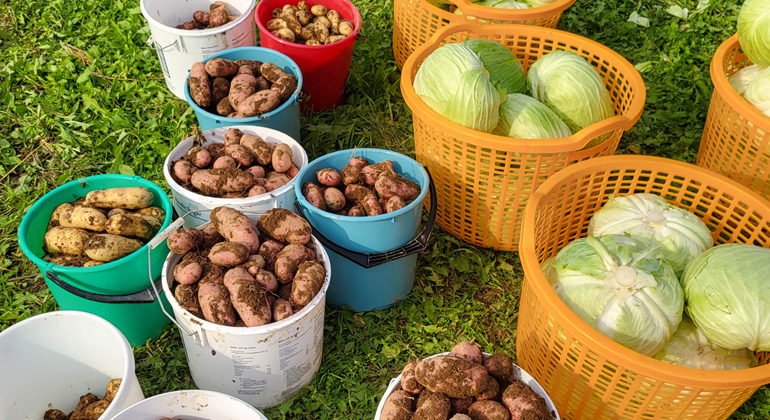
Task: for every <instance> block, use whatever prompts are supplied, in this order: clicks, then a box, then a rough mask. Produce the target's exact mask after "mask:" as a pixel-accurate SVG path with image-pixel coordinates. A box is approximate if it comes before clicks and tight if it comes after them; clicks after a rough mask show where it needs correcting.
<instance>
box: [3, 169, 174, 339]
mask: <svg viewBox="0 0 770 420" xmlns="http://www.w3.org/2000/svg"><path fill="white" fill-rule="evenodd" d="M115 187H144V188H147V189H149V190H150V191H152V193H153V195H154V196H155V201H153V203H152V205H153V206H156V207H160V208H162V209H163V211H164V212H166V217H165V219H164V221H163V225H162V227H161V229H160V230H163V229H165V228H166V227H167V226H168V225H169V224H170V223H171V217H172V213H173V211H174V210H173V208H172V207H171V200H169V198H168V196H167V195H166V193H165V192H164V191H163V190H162V189H161V188H160V187H158V186H157V185H155V184H153V183H152V182H150V181H147V180H145V179H143V178H141V177H138V176H133V177H132V176H127V175H96V176H91V177H87V178H82V179H79V180H76V181H72V182H68V183H66V184H64V185H62V186H60V187H58V188H56V189H54V190H53V191H50V192H49V193H47V194H45V195H44V196H43V197H41V198H40V199H39V200H38V201H37V202H36V203H35V204H34V205H33V206H32V207H31V208H30V209H29V210H28V211H27V212H26V213H25V214H24V217H23V218H22V220H21V224H20V225H19V232H18V236H19V246H20V248H21V250H22V251H23V252H24V254H25V255H26V256H27V258H29V259H30V260H31V261H32V262H33V263H35V265H37V267H38V269H39V270H40V272H41V273H42V275H43V278H44V280H45V282H46V284H47V285H48V288H49V289H50V290H51V294H52V295H53V297H54V299H55V300H56V303H57V304H59V307H60V308H61V309H63V310H77V311H84V312H88V313H91V314H94V315H98V316H100V317H102V318H104V319H106V320H107V321H109V322H110V323H112V324H113V325H114V326H115V327H117V328H118V329H119V330H120V331H121V332H122V333H123V334H124V335H125V336H126V338H127V339H128V341H129V343H131V345H132V346H135V345H139V344H144V343H145V342H146V341H147V339H149V338H154V337H157V336H158V335H159V334H160V333H161V331H162V329H163V326H164V325H166V324H167V323H168V322H169V321H168V318H166V317H165V316H164V314H163V311H162V310H161V308H160V305H159V304H158V294H156V293H155V292H154V291H153V289H152V286H151V285H150V280H149V279H150V266H149V262H150V261H151V262H152V278H153V279H156V283H158V282H159V281H160V277H161V276H160V274H161V270H162V268H163V262H164V260H165V258H166V256H167V255H168V253H169V250H168V246H166V243H165V242H163V243H161V244H159V245H158V246H156V247H153V249H152V250H151V249H150V245H149V244H145V245H144V246H143V247H142V248H140V249H139V250H138V251H136V252H134V253H133V254H130V255H127V256H125V257H123V258H121V259H119V260H117V261H113V262H110V263H107V264H102V265H97V266H95V267H89V268H81V267H62V266H58V265H54V264H52V263H49V262H47V261H45V260H43V256H44V254H45V253H44V251H43V236H44V235H45V231H46V226H47V225H48V220H49V219H50V217H51V213H53V210H54V208H56V206H58V205H59V204H62V203H70V202H72V201H75V200H76V199H78V198H80V197H85V195H86V194H87V193H88V192H89V191H93V190H100V189H106V188H115ZM158 284H159V283H158ZM158 287H160V286H158ZM160 299H161V301H162V302H164V304H165V305H167V306H166V307H167V308H169V309H170V306H168V303H167V302H166V298H165V297H164V296H161V297H160Z"/></svg>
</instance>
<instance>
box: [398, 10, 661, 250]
mask: <svg viewBox="0 0 770 420" xmlns="http://www.w3.org/2000/svg"><path fill="white" fill-rule="evenodd" d="M467 38H485V39H492V40H495V41H498V42H500V43H501V44H503V45H505V46H506V47H507V48H508V49H510V50H511V51H513V53H514V54H515V55H516V56H517V57H518V59H519V60H520V61H521V63H522V65H523V67H524V70H525V71H527V70H528V69H529V67H530V65H531V64H532V63H534V62H535V61H536V60H537V59H538V58H539V57H541V56H542V55H544V54H546V53H549V52H552V51H557V50H568V51H573V52H575V53H577V54H579V55H580V56H582V57H585V58H586V59H587V60H588V62H589V63H591V65H593V66H594V67H595V68H596V70H597V71H598V72H599V74H601V75H602V77H603V79H604V83H605V86H606V87H607V89H608V90H609V92H610V98H611V99H612V102H613V107H614V110H615V114H616V115H615V116H614V117H612V118H608V119H606V120H604V121H600V122H598V123H596V124H593V125H590V126H588V127H586V128H584V129H582V130H580V131H579V132H577V133H575V134H573V135H572V136H569V137H564V138H560V139H549V140H543V141H537V140H525V139H515V138H510V137H503V136H497V135H494V134H488V133H484V132H481V131H476V130H473V129H470V128H467V127H464V126H462V125H460V124H456V123H454V122H452V121H450V120H448V119H446V118H444V117H443V116H441V115H439V114H438V113H437V112H435V111H433V110H432V109H430V108H429V107H428V106H427V105H425V103H424V102H423V101H422V99H420V97H419V96H417V93H416V92H415V90H414V87H413V83H414V76H415V74H417V70H418V69H419V67H420V65H421V64H422V62H423V61H424V60H425V58H426V57H427V56H428V55H430V53H431V52H433V51H434V50H436V48H438V47H439V46H441V45H443V44H445V43H451V42H461V41H462V40H464V39H467ZM401 92H402V94H403V96H404V100H405V101H406V104H407V106H409V108H410V109H411V110H412V120H413V125H414V143H415V152H416V153H415V154H416V157H417V160H418V161H419V162H420V163H422V164H423V165H425V166H426V167H427V168H428V169H429V170H430V172H431V175H432V176H433V182H434V185H435V186H436V193H437V197H438V198H437V200H438V214H437V217H436V221H437V222H438V224H439V226H441V227H442V228H443V229H444V230H446V231H448V232H449V233H451V234H452V235H454V236H456V237H458V238H460V239H462V240H464V241H466V242H468V243H471V244H473V245H476V246H480V247H484V248H493V249H497V250H502V251H516V250H517V248H518V244H519V236H520V232H521V213H522V212H523V210H524V206H525V205H526V203H527V200H528V198H529V196H530V195H531V194H532V193H533V192H534V191H535V189H536V188H537V186H538V185H540V184H541V183H542V182H543V181H545V180H546V179H548V178H549V177H550V176H551V175H553V174H554V173H556V172H557V171H559V170H561V169H563V168H565V167H567V166H569V165H571V164H573V163H576V162H579V161H581V160H585V159H590V158H594V157H597V156H606V155H612V154H614V153H615V150H616V149H617V146H618V143H619V142H620V137H621V136H622V134H623V132H624V131H626V130H628V129H629V128H631V126H633V125H634V123H636V121H637V120H638V119H639V116H640V115H641V113H642V108H643V107H644V100H645V97H646V92H645V88H644V81H643V80H642V77H641V75H640V74H639V72H638V71H636V69H635V68H634V66H633V65H631V63H629V62H628V61H627V60H626V59H625V58H623V57H622V56H620V54H618V53H616V52H615V51H613V50H611V49H610V48H607V47H605V46H604V45H601V44H599V43H597V42H594V41H591V40H589V39H586V38H583V37H581V36H578V35H574V34H571V33H569V32H564V31H559V30H556V29H549V28H541V27H538V26H528V25H487V26H478V25H471V24H451V25H447V26H446V27H444V28H442V29H441V30H440V31H438V32H436V34H435V36H434V37H433V39H431V41H430V42H428V43H426V44H425V45H423V46H422V47H420V48H418V49H417V50H416V51H415V52H414V54H412V55H411V56H410V57H409V59H408V60H407V61H406V63H405V64H404V71H403V72H402V73H401ZM605 135H608V138H606V139H605V140H603V141H602V142H600V143H599V144H597V145H595V146H592V147H589V148H585V146H586V145H588V144H589V143H590V142H591V141H592V140H595V139H598V138H600V137H602V136H605Z"/></svg>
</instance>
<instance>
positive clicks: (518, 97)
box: [493, 93, 572, 139]
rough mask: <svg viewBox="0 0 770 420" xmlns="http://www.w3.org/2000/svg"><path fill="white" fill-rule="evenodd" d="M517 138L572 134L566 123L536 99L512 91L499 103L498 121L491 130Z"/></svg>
mask: <svg viewBox="0 0 770 420" xmlns="http://www.w3.org/2000/svg"><path fill="white" fill-rule="evenodd" d="M493 133H494V134H497V135H500V136H508V137H514V138H517V139H553V138H559V137H569V136H570V135H572V133H570V131H569V127H567V124H564V121H562V120H561V118H559V116H558V115H556V114H555V113H554V112H553V111H551V109H550V108H548V107H547V106H545V105H543V104H542V103H540V102H539V101H538V100H537V99H535V98H533V97H531V96H527V95H523V94H521V93H513V94H510V95H508V97H507V98H506V100H505V102H503V104H502V105H500V121H499V122H498V123H497V127H495V130H494V131H493Z"/></svg>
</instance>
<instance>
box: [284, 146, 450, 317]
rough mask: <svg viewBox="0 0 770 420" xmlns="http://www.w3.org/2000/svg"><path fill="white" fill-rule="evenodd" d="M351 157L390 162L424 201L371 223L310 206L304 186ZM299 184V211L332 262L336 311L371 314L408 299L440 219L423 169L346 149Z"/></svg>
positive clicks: (394, 156)
mask: <svg viewBox="0 0 770 420" xmlns="http://www.w3.org/2000/svg"><path fill="white" fill-rule="evenodd" d="M353 156H359V157H364V158H366V159H368V160H369V162H370V163H377V162H381V161H383V160H390V161H392V162H393V167H394V169H395V170H396V172H397V173H398V174H401V175H402V176H404V177H406V178H407V179H409V180H411V181H414V182H416V183H418V184H420V190H421V191H420V196H419V197H417V199H415V200H414V201H413V202H411V203H409V205H407V206H406V207H404V208H403V209H400V210H397V211H395V212H393V213H387V214H382V215H379V216H367V217H350V216H339V215H336V214H334V213H330V212H327V211H324V210H320V209H318V208H316V207H314V206H313V205H312V204H310V203H309V202H308V201H307V200H306V199H305V197H304V195H303V194H302V184H304V183H305V182H314V183H317V180H316V175H315V174H316V172H317V171H318V170H320V169H323V168H333V169H335V170H337V171H341V170H342V168H343V167H344V166H345V165H346V164H347V163H348V161H349V160H350V158H351V157H353ZM297 178H298V180H299V181H298V182H297V183H296V184H294V188H295V193H296V195H297V205H296V207H297V210H298V212H299V213H301V214H302V215H303V216H304V217H305V218H306V219H307V220H308V222H310V224H311V226H312V227H313V235H315V236H316V237H317V238H318V240H319V241H320V242H321V243H322V244H323V246H324V248H325V249H326V251H327V252H328V253H329V260H330V261H331V266H332V278H331V283H330V284H329V290H328V292H327V295H326V299H327V300H328V301H329V302H330V303H331V304H333V305H335V306H339V307H343V306H350V307H351V308H352V309H353V310H356V311H370V310H376V309H384V308H387V307H390V306H392V305H394V304H396V303H397V302H399V301H400V300H402V299H404V298H406V297H407V295H409V293H410V292H411V290H412V287H413V286H414V275H415V271H416V269H417V253H419V252H421V251H422V250H424V249H425V246H426V245H427V242H428V237H429V236H430V232H431V230H432V229H433V224H434V220H435V217H436V207H435V206H436V192H435V189H434V187H433V183H432V182H431V181H430V175H429V174H428V171H427V170H426V169H425V167H423V165H421V164H420V163H418V162H417V161H415V160H414V159H412V158H409V157H407V156H404V155H402V154H400V153H396V152H392V151H389V150H381V149H348V150H341V151H339V152H334V153H331V154H328V155H325V156H322V157H320V158H318V159H316V160H314V161H312V162H310V163H309V164H308V165H307V166H305V167H304V168H303V169H302V170H301V171H300V173H299V175H297ZM429 191H430V194H431V200H430V202H431V206H432V207H431V209H430V212H429V215H428V220H427V222H426V223H425V226H424V228H423V230H422V232H419V229H420V225H421V220H422V207H423V201H424V199H425V197H426V195H427V194H428V192H429ZM418 232H419V235H418Z"/></svg>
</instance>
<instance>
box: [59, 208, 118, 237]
mask: <svg viewBox="0 0 770 420" xmlns="http://www.w3.org/2000/svg"><path fill="white" fill-rule="evenodd" d="M105 223H107V216H105V215H104V213H102V212H101V211H100V210H99V209H96V208H94V207H89V206H72V207H70V208H67V209H66V210H64V211H63V212H62V213H61V215H60V216H59V226H63V227H71V228H81V229H86V230H90V231H92V232H101V231H103V230H104V224H105Z"/></svg>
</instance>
